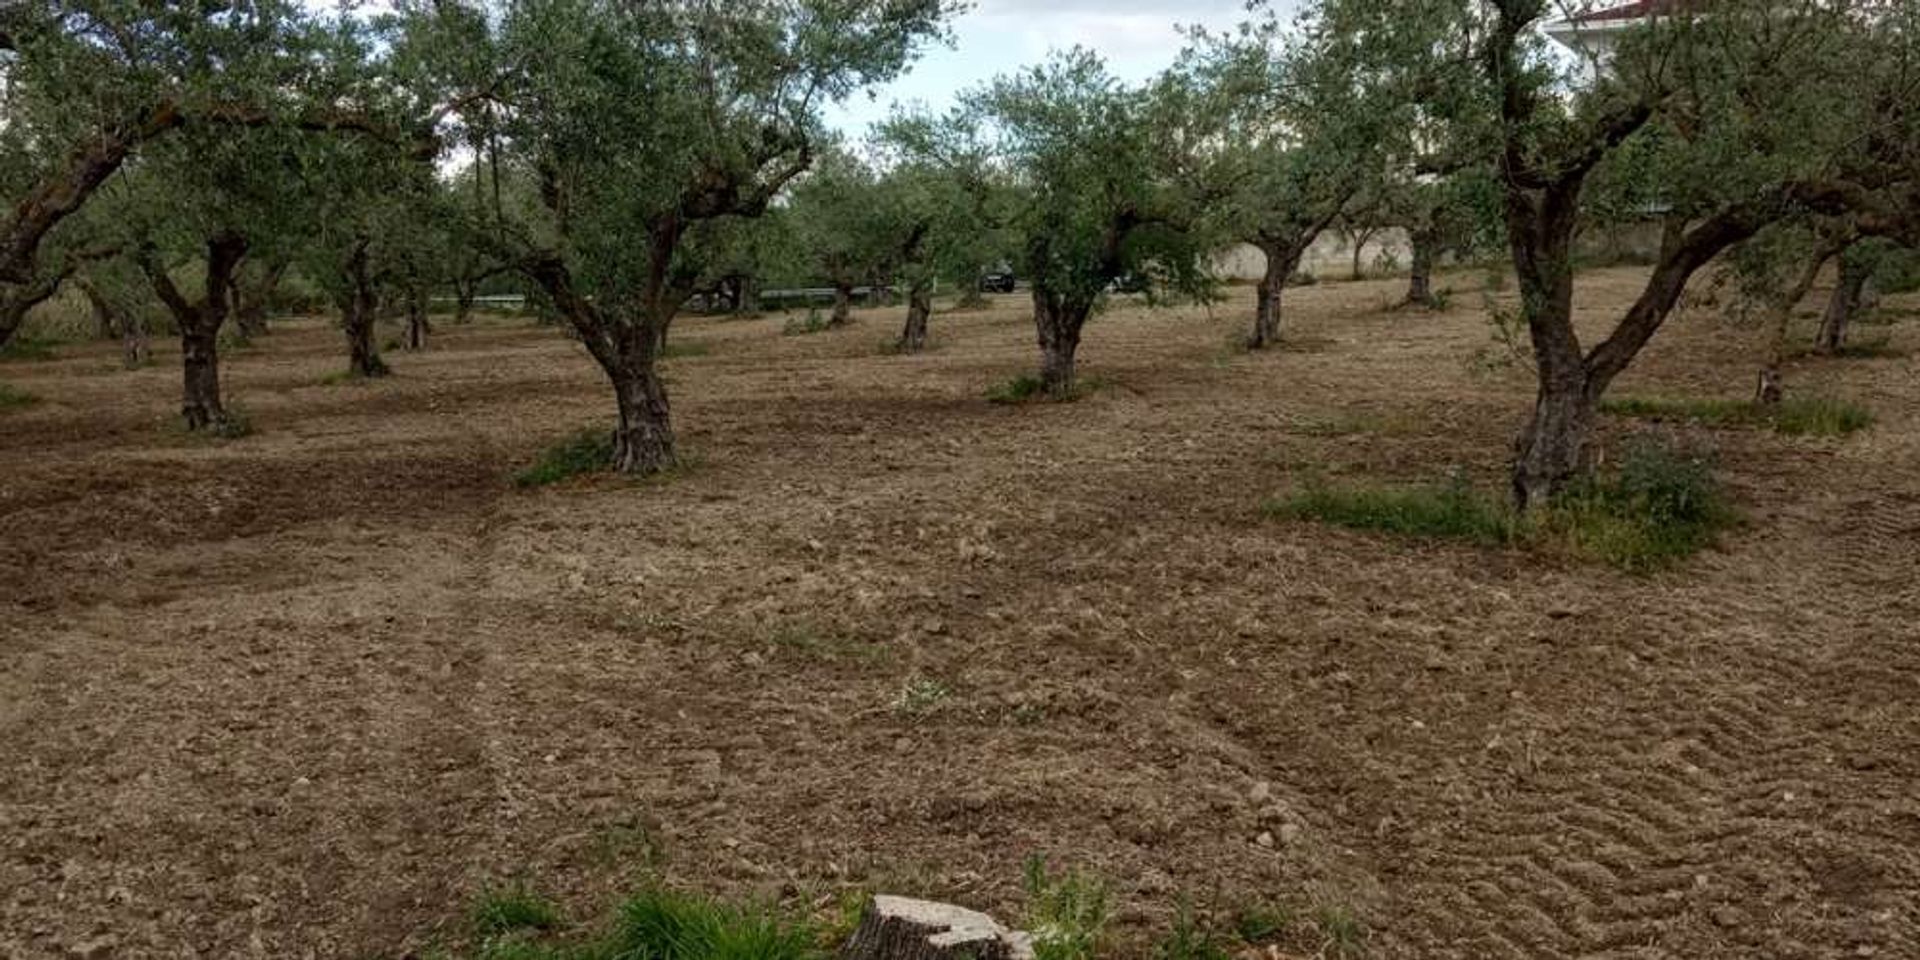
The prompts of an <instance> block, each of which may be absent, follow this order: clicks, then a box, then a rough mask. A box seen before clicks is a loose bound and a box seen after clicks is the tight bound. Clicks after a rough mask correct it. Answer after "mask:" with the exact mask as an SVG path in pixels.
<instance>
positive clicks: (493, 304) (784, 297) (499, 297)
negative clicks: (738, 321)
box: [433, 286, 893, 310]
mask: <svg viewBox="0 0 1920 960" xmlns="http://www.w3.org/2000/svg"><path fill="white" fill-rule="evenodd" d="M892 291H893V288H892V287H884V286H882V287H874V286H866V287H854V288H853V296H854V298H855V299H862V298H865V299H872V298H873V297H874V296H875V294H880V295H886V294H889V293H891V292H892ZM833 292H834V291H833V288H832V287H788V288H784V289H778V290H762V291H760V294H759V299H760V307H761V309H765V310H790V309H792V308H794V307H796V306H800V307H817V306H826V305H828V304H830V303H832V302H833ZM459 299H460V298H458V297H434V298H433V302H434V303H458V302H459ZM702 302H703V301H702V298H701V297H698V296H696V297H694V298H692V299H691V300H689V301H688V303H689V304H690V305H692V304H700V303H702ZM473 305H474V306H475V307H481V308H492V309H510V310H518V309H521V308H523V307H525V306H526V305H527V298H526V296H525V295H524V294H518V293H500V294H489V295H487V296H484V297H474V298H473Z"/></svg>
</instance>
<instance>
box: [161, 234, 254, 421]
mask: <svg viewBox="0 0 1920 960" xmlns="http://www.w3.org/2000/svg"><path fill="white" fill-rule="evenodd" d="M246 255H247V240H246V238H245V237H243V236H241V235H240V234H238V233H234V232H232V231H222V232H220V233H217V234H214V235H213V236H211V237H209V238H207V249H206V255H205V259H206V284H205V286H204V292H203V293H202V294H201V298H200V301H199V302H198V303H194V302H191V301H188V300H187V299H186V297H185V296H184V295H182V294H181V292H180V290H179V288H177V287H175V286H174V283H173V279H172V277H171V276H169V275H168V273H167V270H166V267H165V265H164V264H162V263H160V261H159V259H158V258H157V257H156V256H155V254H154V251H153V250H152V249H151V248H144V249H142V250H141V252H140V258H139V259H140V266H141V269H142V270H143V271H144V272H145V273H146V275H147V279H148V281H149V282H150V283H152V284H153V287H154V292H155V293H156V294H158V295H159V297H160V300H161V302H162V303H164V304H166V306H167V310H168V312H170V313H172V314H173V318H174V320H175V322H176V323H178V324H179V327H180V366H181V381H182V396H181V402H180V416H181V419H183V420H184V421H185V423H186V427H187V429H188V430H204V429H209V428H218V427H220V426H222V425H224V424H225V423H226V422H227V411H226V408H225V407H224V406H222V404H221V399H220V329H221V327H223V326H225V325H226V322H227V317H228V314H229V313H230V312H231V311H232V305H233V291H232V284H233V272H234V269H235V267H237V266H238V265H239V263H240V260H241V259H242V258H243V257H245V256H246Z"/></svg>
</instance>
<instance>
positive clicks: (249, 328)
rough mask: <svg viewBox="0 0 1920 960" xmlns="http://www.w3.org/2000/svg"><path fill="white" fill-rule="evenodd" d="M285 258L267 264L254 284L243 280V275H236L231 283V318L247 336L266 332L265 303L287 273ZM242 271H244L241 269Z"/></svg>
mask: <svg viewBox="0 0 1920 960" xmlns="http://www.w3.org/2000/svg"><path fill="white" fill-rule="evenodd" d="M287 264H288V261H286V260H275V261H272V262H270V263H268V264H267V266H266V269H265V270H264V271H263V272H262V273H261V275H260V280H259V282H258V283H255V284H251V285H250V284H247V283H245V282H244V279H245V278H244V276H238V277H236V278H235V280H234V284H233V319H234V323H235V324H237V325H238V326H239V328H240V332H242V333H244V334H246V335H247V336H249V337H256V336H260V335H262V334H264V333H266V332H267V305H268V304H269V303H270V302H271V301H272V300H273V295H274V292H275V291H277V290H279V289H280V280H281V278H282V277H284V276H286V273H287ZM243 273H244V271H243Z"/></svg>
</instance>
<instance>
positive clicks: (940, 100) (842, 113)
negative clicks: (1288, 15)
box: [827, 0, 1292, 137]
mask: <svg viewBox="0 0 1920 960" xmlns="http://www.w3.org/2000/svg"><path fill="white" fill-rule="evenodd" d="M1282 6H1292V4H1290V3H1287V4H1282ZM1246 18H1247V13H1246V3H1245V0H1185V2H1176V0H1038V2H1036V0H976V2H975V3H974V7H973V9H972V10H971V11H969V12H968V13H966V14H965V15H963V16H961V17H960V18H959V19H958V20H957V21H955V23H954V30H953V32H954V40H955V43H954V46H953V48H952V49H947V48H944V47H935V48H933V49H931V50H928V51H927V53H926V55H925V56H924V57H922V58H921V59H920V61H919V62H918V63H916V64H914V67H913V72H911V73H909V74H908V75H907V76H906V77H904V78H902V79H900V80H898V81H896V82H894V83H892V84H890V85H888V86H886V87H883V88H881V89H879V90H878V91H876V94H875V96H874V97H868V96H867V95H864V94H859V95H856V96H855V97H854V99H852V100H850V101H848V102H847V103H846V104H843V105H841V106H839V107H835V108H832V109H830V110H829V111H828V114H827V119H828V122H830V123H832V124H833V125H834V126H835V127H838V128H839V129H841V130H842V131H844V132H845V133H847V134H848V135H849V136H853V137H858V136H860V135H862V134H864V133H865V132H866V129H867V126H868V125H869V124H871V123H872V122H873V121H875V120H880V119H883V118H884V117H886V115H887V111H888V108H889V106H890V105H891V104H892V103H893V102H895V101H900V102H903V103H907V102H915V101H917V102H920V103H924V104H926V105H927V106H929V107H931V108H933V109H934V110H935V111H941V110H945V109H946V108H947V107H949V106H951V105H952V104H953V102H954V97H955V94H957V93H959V92H961V91H964V90H967V89H969V88H972V87H975V86H978V85H980V84H982V83H984V82H986V81H988V80H991V79H993V78H994V77H995V76H998V75H999V74H1002V73H1008V72H1011V71H1014V70H1017V69H1019V68H1020V67H1022V66H1026V65H1028V64H1033V63H1038V62H1040V61H1041V60H1044V59H1045V58H1046V56H1047V53H1048V51H1050V50H1067V49H1070V48H1072V47H1073V46H1074V45H1075V44H1079V45H1080V46H1083V47H1087V48H1089V49H1092V50H1094V51H1096V52H1098V53H1099V54H1100V55H1101V56H1102V57H1104V58H1106V61H1107V67H1108V68H1109V69H1111V70H1112V71H1113V72H1114V73H1115V74H1117V75H1119V76H1120V77H1121V78H1123V79H1126V80H1144V79H1146V78H1147V77H1150V76H1152V75H1153V74H1154V73H1156V72H1158V71H1159V70H1161V69H1162V68H1164V67H1166V66H1167V65H1169V64H1171V63H1172V62H1173V58H1174V57H1175V56H1176V55H1177V54H1178V53H1179V52H1180V47H1181V38H1180V34H1179V32H1178V31H1177V30H1176V29H1175V25H1176V24H1179V25H1200V26H1205V27H1209V28H1212V29H1215V30H1220V29H1226V28H1230V27H1232V26H1233V25H1234V24H1236V23H1239V22H1240V21H1242V20H1244V19H1246Z"/></svg>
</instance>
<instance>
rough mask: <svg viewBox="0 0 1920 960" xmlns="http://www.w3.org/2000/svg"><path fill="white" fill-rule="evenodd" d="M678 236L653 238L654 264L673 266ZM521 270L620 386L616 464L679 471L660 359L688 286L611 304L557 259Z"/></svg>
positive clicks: (629, 469) (674, 229)
mask: <svg viewBox="0 0 1920 960" xmlns="http://www.w3.org/2000/svg"><path fill="white" fill-rule="evenodd" d="M678 239H679V225H678V224H677V223H674V222H671V221H670V222H667V223H665V224H662V225H658V226H656V227H655V228H654V229H653V236H652V237H651V242H652V244H653V246H654V249H655V256H654V259H655V262H659V263H664V262H666V261H668V260H669V259H670V258H671V256H672V251H673V248H674V245H675V244H676V243H677V242H678ZM521 269H522V270H523V271H525V272H526V274H527V276H528V277H529V278H530V279H532V280H533V281H534V282H535V283H538V284H539V285H540V286H541V288H542V289H543V290H545V291H546V292H547V296H548V299H549V300H550V301H552V304H553V308H554V310H555V311H556V312H558V313H559V314H560V316H562V317H564V318H565V319H566V321H567V323H568V324H569V325H571V326H572V327H573V330H574V332H575V333H576V334H578V335H579V338H580V342H581V344H582V345H583V346H585V347H586V348H587V352H588V353H590V354H592V355H593V359H594V361H595V362H596V363H598V364H599V365H600V369H601V370H602V371H603V372H604V373H606V375H607V381H608V382H609V383H610V384H611V385H612V386H613V396H614V403H615V405H616V407H617V409H618V411H619V420H618V421H617V423H616V424H615V426H614V431H613V445H612V446H613V456H612V461H611V463H610V464H609V466H611V467H612V468H613V469H614V470H618V471H620V472H622V473H632V474H640V475H647V474H654V473H659V472H661V471H664V470H670V469H672V468H673V467H674V466H676V465H677V464H678V463H679V459H678V454H677V453H676V451H675V448H674V437H673V420H672V411H671V408H670V407H669V405H668V402H667V386H666V383H665V381H663V380H662V379H661V377H660V375H659V372H658V371H657V369H656V366H655V362H656V361H657V360H658V358H659V351H660V349H661V345H662V344H663V343H664V341H665V339H666V337H665V332H666V329H667V326H668V324H669V323H671V321H672V320H673V315H674V312H675V311H676V310H677V309H678V308H679V306H680V304H681V303H684V302H685V301H686V298H687V297H688V296H689V295H690V293H689V291H688V290H687V289H686V287H685V286H683V285H675V284H673V283H669V282H667V281H665V280H661V281H658V282H657V285H656V286H655V288H654V289H651V290H649V291H648V292H647V293H646V294H645V295H644V296H643V297H642V298H641V302H639V303H631V302H627V303H614V302H604V301H601V300H598V299H595V298H592V297H590V296H588V295H586V294H583V293H582V292H581V291H579V290H577V289H576V288H575V287H574V281H573V274H572V272H571V271H570V270H569V269H568V268H567V265H566V263H565V262H564V261H562V260H561V259H560V258H559V257H558V256H546V257H541V258H537V259H534V260H532V261H530V262H528V263H526V264H525V265H523V266H522V267H521Z"/></svg>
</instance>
